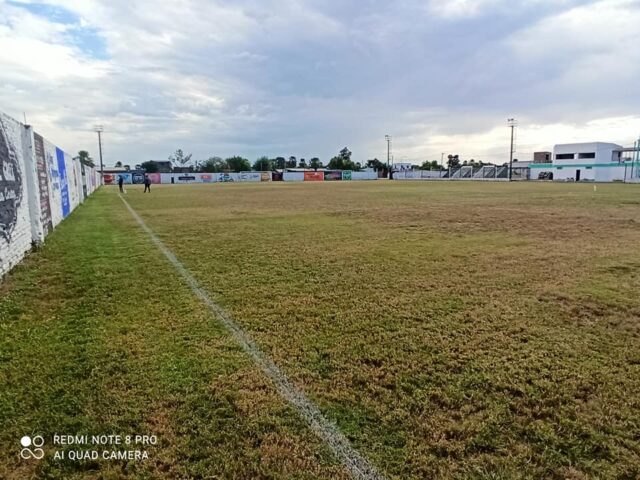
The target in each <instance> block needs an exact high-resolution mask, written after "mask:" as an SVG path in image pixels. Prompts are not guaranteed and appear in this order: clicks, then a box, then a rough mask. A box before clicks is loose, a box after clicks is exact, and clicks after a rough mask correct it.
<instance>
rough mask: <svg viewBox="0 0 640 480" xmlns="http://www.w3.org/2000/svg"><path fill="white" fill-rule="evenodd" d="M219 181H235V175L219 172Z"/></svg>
mask: <svg viewBox="0 0 640 480" xmlns="http://www.w3.org/2000/svg"><path fill="white" fill-rule="evenodd" d="M218 181H219V182H233V176H231V174H230V173H219V174H218Z"/></svg>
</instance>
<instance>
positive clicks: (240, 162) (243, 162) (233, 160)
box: [225, 155, 251, 172]
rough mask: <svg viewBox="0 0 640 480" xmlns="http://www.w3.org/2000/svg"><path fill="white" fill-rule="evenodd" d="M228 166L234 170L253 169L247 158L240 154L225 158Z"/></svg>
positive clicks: (244, 170)
mask: <svg viewBox="0 0 640 480" xmlns="http://www.w3.org/2000/svg"><path fill="white" fill-rule="evenodd" d="M225 162H226V164H227V168H228V169H229V170H231V171H232V172H246V171H249V170H251V163H249V160H247V159H246V158H242V157H239V156H237V155H236V156H234V157H229V158H227V159H226V160H225Z"/></svg>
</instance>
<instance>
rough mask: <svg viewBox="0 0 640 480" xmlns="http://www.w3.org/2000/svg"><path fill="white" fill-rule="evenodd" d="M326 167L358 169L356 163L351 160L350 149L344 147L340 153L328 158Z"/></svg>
mask: <svg viewBox="0 0 640 480" xmlns="http://www.w3.org/2000/svg"><path fill="white" fill-rule="evenodd" d="M327 167H328V168H330V169H332V170H356V171H357V170H360V167H359V166H358V164H356V163H354V162H353V161H352V160H351V151H350V150H349V149H348V148H347V147H344V148H343V149H342V150H340V153H339V154H338V155H336V156H335V157H333V158H332V159H331V160H329V164H328V165H327Z"/></svg>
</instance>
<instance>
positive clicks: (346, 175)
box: [342, 170, 352, 180]
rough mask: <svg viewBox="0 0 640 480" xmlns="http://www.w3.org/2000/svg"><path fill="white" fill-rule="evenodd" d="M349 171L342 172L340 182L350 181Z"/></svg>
mask: <svg viewBox="0 0 640 480" xmlns="http://www.w3.org/2000/svg"><path fill="white" fill-rule="evenodd" d="M351 177H352V175H351V170H343V171H342V180H351Z"/></svg>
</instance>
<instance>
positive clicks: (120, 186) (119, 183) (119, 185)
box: [118, 175, 124, 193]
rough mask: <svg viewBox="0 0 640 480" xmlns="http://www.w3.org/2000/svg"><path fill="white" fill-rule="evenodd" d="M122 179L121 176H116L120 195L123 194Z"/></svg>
mask: <svg viewBox="0 0 640 480" xmlns="http://www.w3.org/2000/svg"><path fill="white" fill-rule="evenodd" d="M123 185H124V177H123V176H122V175H119V176H118V188H119V189H120V193H124V188H123Z"/></svg>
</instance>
